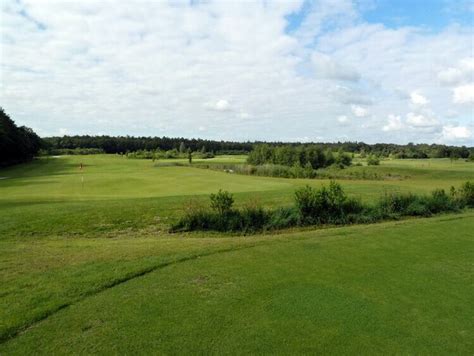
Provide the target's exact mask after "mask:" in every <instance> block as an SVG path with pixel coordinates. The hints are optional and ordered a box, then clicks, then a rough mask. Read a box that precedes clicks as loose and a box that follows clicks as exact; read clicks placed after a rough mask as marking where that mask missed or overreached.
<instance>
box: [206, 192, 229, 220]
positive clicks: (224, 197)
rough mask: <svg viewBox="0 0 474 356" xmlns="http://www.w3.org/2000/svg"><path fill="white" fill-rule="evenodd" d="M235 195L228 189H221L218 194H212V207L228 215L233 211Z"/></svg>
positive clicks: (221, 213) (219, 212)
mask: <svg viewBox="0 0 474 356" xmlns="http://www.w3.org/2000/svg"><path fill="white" fill-rule="evenodd" d="M232 205H234V197H233V195H232V194H231V193H229V192H228V191H223V190H222V189H219V192H217V193H216V194H211V208H212V209H213V210H215V211H216V212H217V213H218V214H220V215H226V214H228V213H229V212H231V211H232Z"/></svg>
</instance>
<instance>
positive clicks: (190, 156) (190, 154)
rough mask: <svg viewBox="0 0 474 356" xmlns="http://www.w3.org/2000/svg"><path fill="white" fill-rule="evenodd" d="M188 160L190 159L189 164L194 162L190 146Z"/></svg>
mask: <svg viewBox="0 0 474 356" xmlns="http://www.w3.org/2000/svg"><path fill="white" fill-rule="evenodd" d="M188 161H189V164H192V163H193V154H192V152H191V149H190V148H188Z"/></svg>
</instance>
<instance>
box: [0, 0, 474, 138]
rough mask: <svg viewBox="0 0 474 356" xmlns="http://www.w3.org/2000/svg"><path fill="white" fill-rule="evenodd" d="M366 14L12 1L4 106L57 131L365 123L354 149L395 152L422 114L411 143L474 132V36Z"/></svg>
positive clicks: (322, 0) (188, 132) (355, 134)
mask: <svg viewBox="0 0 474 356" xmlns="http://www.w3.org/2000/svg"><path fill="white" fill-rule="evenodd" d="M358 4H360V2H356V1H351V0H318V1H303V0H296V1H276V2H271V1H256V2H238V1H215V2H214V1H210V2H208V1H202V2H201V1H196V2H192V4H190V2H172V3H171V2H166V1H139V2H133V1H129V2H117V3H114V4H113V6H112V3H111V2H105V1H98V0H95V1H79V2H71V1H59V0H50V1H39V0H23V1H15V0H4V1H3V2H2V7H1V10H0V11H1V12H2V14H1V19H2V20H1V22H0V28H1V32H2V43H1V45H0V46H1V53H2V56H1V58H0V61H1V67H0V71H1V73H0V74H1V82H2V85H1V87H0V95H1V98H2V106H3V107H4V109H5V110H6V111H7V112H8V113H9V114H10V115H11V116H12V117H13V118H14V119H15V120H16V121H17V123H18V124H20V125H28V126H32V127H35V128H37V129H38V132H43V133H57V132H58V128H60V127H61V128H67V129H68V133H70V134H85V133H88V134H96V133H97V132H105V133H107V134H115V135H117V134H122V135H123V134H125V135H126V134H130V135H143V134H147V135H160V136H161V135H169V136H188V137H189V136H195V135H196V131H197V132H198V133H199V134H200V135H203V136H204V137H205V138H214V139H233V140H247V139H268V140H286V139H291V138H294V137H304V136H306V135H308V132H314V133H321V132H324V139H325V140H335V139H338V138H339V137H341V133H340V126H341V124H344V122H340V121H339V120H334V118H337V117H338V115H340V113H351V115H348V116H349V118H348V120H349V119H350V117H351V116H352V115H353V116H355V117H359V118H364V120H358V121H354V122H352V125H351V126H350V127H351V132H350V136H349V138H350V139H353V140H365V141H369V142H374V141H392V139H393V137H392V135H391V133H390V130H386V131H383V130H382V131H381V130H380V128H381V127H384V125H385V122H381V121H380V119H378V118H385V117H386V114H387V113H391V112H397V113H401V114H402V116H403V117H404V116H405V114H406V113H408V112H412V115H414V117H412V118H410V119H409V120H408V117H407V121H412V124H409V123H408V122H402V123H403V124H404V125H405V127H406V130H404V131H403V135H400V137H397V138H395V139H397V140H398V139H399V140H401V141H405V142H408V141H414V142H419V141H428V142H433V141H436V140H438V139H440V136H439V133H440V132H441V131H440V130H441V128H442V126H443V125H445V126H446V125H447V124H448V121H446V120H447V118H446V115H445V114H446V113H448V112H455V114H453V116H452V117H449V118H448V119H449V120H455V121H456V122H457V124H456V125H459V126H463V127H464V126H465V127H469V120H472V110H471V107H470V106H469V105H455V104H457V103H467V102H472V94H470V90H471V91H472V89H469V88H470V87H469V85H472V82H473V79H472V73H473V71H472V63H473V61H472V53H471V51H472V46H471V42H472V29H471V28H470V27H469V26H467V27H466V26H465V27H463V26H462V25H456V26H447V27H446V28H442V29H437V30H436V31H426V28H424V27H421V26H420V27H416V26H412V27H398V28H393V27H392V28H390V27H388V26H385V25H383V24H381V23H368V22H366V21H365V20H364V17H363V16H362V14H361V13H360V11H359V6H358ZM303 5H304V6H303ZM295 13H296V14H298V16H297V17H299V18H300V20H301V24H297V25H295V24H292V25H293V26H294V28H292V29H291V30H289V29H288V27H289V25H290V24H289V22H288V18H289V15H291V14H295ZM25 14H27V16H25ZM451 68H452V69H453V70H454V72H453V71H451ZM444 71H447V73H444ZM450 71H451V72H452V73H451V72H450ZM457 71H459V73H461V74H460V76H459V78H458V77H456V75H457V74H453V73H457ZM451 77H453V78H451ZM341 81H344V83H342V82H341ZM441 82H442V83H444V84H446V85H448V86H447V87H446V86H441V85H440V83H441ZM465 86H467V87H465ZM414 88H420V90H422V94H421V93H419V92H416V93H417V94H418V95H420V96H421V97H423V98H424V99H425V101H426V103H425V104H419V103H421V102H424V101H423V100H421V101H420V100H419V99H420V98H419V97H418V99H415V101H417V102H418V104H413V103H412V102H411V100H410V99H411V97H410V95H409V94H406V93H412V91H413V89H414ZM466 88H467V89H466ZM451 90H454V91H453V96H451ZM400 93H405V94H406V96H405V97H403V96H401V95H400ZM427 98H429V99H430V103H429V112H427V106H428V103H427V102H428V99H427ZM453 101H455V102H453ZM203 103H205V104H203ZM369 108H370V113H369ZM416 116H421V117H422V118H423V119H421V118H416ZM436 117H439V118H440V120H439V122H438V120H433V119H430V118H436ZM137 118H139V119H137ZM248 118H252V119H251V120H244V119H248ZM427 118H428V119H427ZM402 121H403V120H402ZM427 121H428V122H430V121H437V123H436V125H435V126H433V127H434V128H436V129H437V130H438V131H436V130H434V129H433V130H432V131H430V130H427V129H426V130H424V129H423V128H424V127H428V126H424V125H425V124H426V122H427ZM348 122H349V121H346V122H345V123H346V124H347V123H348ZM389 124H390V122H389V123H388V124H387V125H388V126H389ZM420 124H421V126H420ZM269 125H271V127H272V130H268V127H269ZM387 125H385V126H387ZM417 125H418V126H417ZM199 127H203V128H206V130H205V131H200V130H196V129H195V128H199ZM389 127H394V126H393V125H392V126H389ZM313 137H314V139H316V138H317V137H319V136H313Z"/></svg>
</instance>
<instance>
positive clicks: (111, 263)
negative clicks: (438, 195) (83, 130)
mask: <svg viewBox="0 0 474 356" xmlns="http://www.w3.org/2000/svg"><path fill="white" fill-rule="evenodd" d="M243 160H244V157H217V158H216V159H214V160H213V161H215V162H219V163H222V162H231V163H239V162H243ZM81 162H82V163H84V164H85V168H84V170H83V171H80V170H79V169H78V166H79V163H81ZM206 162H209V160H206ZM349 169H350V170H361V169H367V170H377V171H378V172H381V171H383V172H389V173H393V174H394V175H399V176H403V179H391V180H374V181H371V180H360V181H358V180H348V181H341V184H342V185H343V187H344V188H345V189H346V190H347V191H348V193H349V194H351V195H355V196H360V197H361V198H362V199H364V200H367V201H370V200H374V199H376V197H377V196H379V195H380V194H383V193H384V192H386V191H403V192H406V191H413V192H416V193H423V192H429V191H431V190H432V189H434V188H445V189H448V188H449V187H450V186H451V185H455V186H457V185H459V184H461V183H462V182H464V181H466V180H469V179H471V180H472V179H474V164H472V163H466V162H461V161H459V162H452V163H451V162H450V161H449V160H403V161H401V160H393V161H382V163H381V166H378V167H352V168H349ZM0 177H6V179H1V180H0V222H1V224H0V278H1V282H2V288H1V290H0V340H1V341H0V354H2V355H3V354H31V353H35V354H51V353H54V354H71V353H78V354H91V353H103V354H109V353H120V354H131V353H175V354H176V353H219V354H220V353H231V354H235V353H280V354H291V353H332V354H340V353H343V354H355V353H361V354H381V353H384V354H385V353H388V354H465V355H472V354H473V353H474V343H473V341H472V340H474V303H473V297H472V296H473V295H474V277H473V276H474V265H473V263H472V261H473V260H474V238H473V237H472V233H471V232H472V231H473V229H474V212H472V211H466V212H464V213H461V214H454V215H442V216H439V217H435V218H429V219H409V220H404V221H399V222H387V223H381V224H374V225H363V226H351V227H341V228H325V229H319V230H308V229H305V230H292V231H284V232H281V233H279V234H274V235H268V234H267V235H255V236H248V237H244V236H231V235H219V234H217V233H206V234H204V233H192V234H186V235H183V234H175V235H172V234H169V233H168V232H167V227H168V226H169V224H170V222H171V221H174V219H176V218H177V217H178V216H179V215H180V214H181V212H182V211H181V209H182V204H183V203H184V202H186V201H187V200H188V199H189V198H190V197H191V196H196V197H197V198H198V199H207V196H208V194H209V193H212V192H215V191H217V190H218V189H219V188H222V189H227V190H229V191H231V192H232V193H234V194H235V196H236V200H237V203H238V204H240V203H242V202H243V201H245V200H246V199H249V198H258V199H260V200H261V201H262V203H263V204H264V205H266V206H275V205H285V204H289V203H290V202H291V201H292V194H293V192H294V190H295V188H296V187H299V186H302V185H304V184H310V185H321V184H323V183H325V182H327V181H324V180H298V179H295V180H292V179H278V178H266V177H253V176H240V175H234V174H227V173H224V172H217V171H212V170H205V169H195V168H189V167H172V166H170V167H164V166H160V165H159V164H158V165H156V164H154V163H152V162H151V161H146V160H132V159H126V158H123V157H120V156H115V155H98V156H65V157H60V158H48V159H40V160H36V161H34V162H32V163H29V164H25V165H19V166H15V167H11V168H8V169H2V170H0Z"/></svg>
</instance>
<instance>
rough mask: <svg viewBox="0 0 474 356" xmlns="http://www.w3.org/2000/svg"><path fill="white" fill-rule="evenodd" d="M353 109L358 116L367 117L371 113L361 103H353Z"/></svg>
mask: <svg viewBox="0 0 474 356" xmlns="http://www.w3.org/2000/svg"><path fill="white" fill-rule="evenodd" d="M351 110H352V113H353V114H354V116H356V117H366V116H367V115H368V114H369V111H368V110H367V109H366V108H364V107H362V106H359V105H351Z"/></svg>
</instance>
